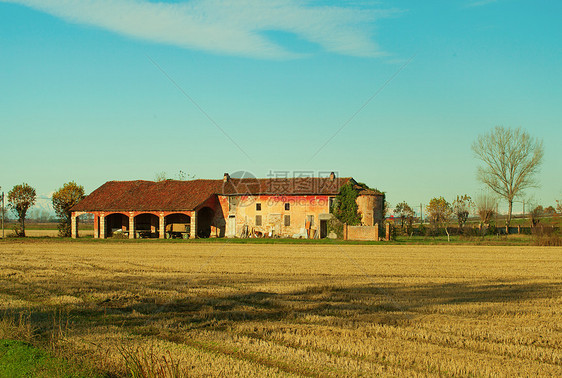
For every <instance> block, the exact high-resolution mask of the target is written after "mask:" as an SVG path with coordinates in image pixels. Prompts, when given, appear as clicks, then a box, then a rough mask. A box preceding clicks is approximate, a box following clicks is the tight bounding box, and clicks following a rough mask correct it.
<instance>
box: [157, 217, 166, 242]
mask: <svg viewBox="0 0 562 378" xmlns="http://www.w3.org/2000/svg"><path fill="white" fill-rule="evenodd" d="M159 218H160V224H159V227H160V229H159V231H160V235H159V237H160V239H164V238H165V237H166V218H165V217H164V213H160V217H159Z"/></svg>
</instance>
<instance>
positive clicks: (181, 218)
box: [165, 213, 193, 239]
mask: <svg viewBox="0 0 562 378" xmlns="http://www.w3.org/2000/svg"><path fill="white" fill-rule="evenodd" d="M191 220H192V219H191V216H189V215H187V214H185V213H171V214H168V215H166V217H165V224H166V237H167V238H180V237H181V238H184V239H187V238H188V237H191V234H192V232H191V230H193V227H192V226H193V225H192V224H191Z"/></svg>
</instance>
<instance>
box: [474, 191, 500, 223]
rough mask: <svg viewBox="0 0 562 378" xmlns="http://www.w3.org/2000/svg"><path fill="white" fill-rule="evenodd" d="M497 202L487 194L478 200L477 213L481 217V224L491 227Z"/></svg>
mask: <svg viewBox="0 0 562 378" xmlns="http://www.w3.org/2000/svg"><path fill="white" fill-rule="evenodd" d="M496 204H497V200H496V199H495V198H494V197H492V196H490V195H486V194H482V195H480V196H478V197H477V198H476V212H477V213H478V216H479V217H480V222H481V223H482V224H485V225H489V224H490V221H491V220H492V217H493V216H494V214H495V213H496Z"/></svg>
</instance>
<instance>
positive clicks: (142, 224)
mask: <svg viewBox="0 0 562 378" xmlns="http://www.w3.org/2000/svg"><path fill="white" fill-rule="evenodd" d="M134 220H135V237H139V238H157V237H158V236H159V233H160V218H159V217H158V216H157V215H156V214H153V213H141V214H137V215H135V219H134Z"/></svg>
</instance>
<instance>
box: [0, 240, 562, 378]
mask: <svg viewBox="0 0 562 378" xmlns="http://www.w3.org/2000/svg"><path fill="white" fill-rule="evenodd" d="M55 311H57V312H58V314H59V315H58V318H57V317H56V316H55V317H54V318H55V319H58V320H57V322H58V329H61V328H62V329H64V332H61V335H60V337H58V338H57V340H58V344H59V345H58V347H59V348H60V349H61V350H66V351H69V353H72V355H74V356H76V357H77V358H81V359H82V360H83V361H96V364H97V367H98V369H99V370H100V371H104V372H110V373H112V374H131V373H134V371H136V372H137V374H138V375H139V376H143V375H142V374H141V373H138V372H148V373H146V374H147V375H145V376H151V375H150V374H151V373H150V372H154V371H156V372H159V371H167V373H164V374H167V375H169V376H181V375H182V374H184V375H189V376H205V375H213V376H214V375H237V376H277V375H283V376H285V375H313V376H318V375H321V376H348V375H352V376H357V375H376V374H380V375H392V376H396V375H407V376H418V375H421V376H434V375H435V376H514V375H523V376H560V375H562V352H561V351H562V248H558V247H551V248H542V247H480V246H478V247H474V246H390V245H383V246H336V245H306V246H302V245H237V244H217V243H214V244H189V243H186V244H181V243H180V244H154V243H150V242H147V243H118V244H112V243H99V242H97V243H94V242H76V243H62V242H57V241H34V242H21V241H4V242H1V243H0V313H1V312H3V313H5V314H19V313H24V314H31V315H26V316H29V323H31V325H30V327H32V328H33V329H34V330H35V334H36V336H35V337H36V338H39V339H41V337H43V336H42V335H45V334H51V335H52V334H53V329H56V328H57V326H56V324H53V321H52V319H53V316H50V315H49V314H52V313H53V312H55ZM6 316H7V315H4V317H6ZM12 319H14V320H12V321H14V322H16V321H17V317H16V318H14V317H12ZM14 324H15V323H14ZM61 324H63V326H62V327H61ZM20 328H21V332H23V333H26V332H27V333H29V331H26V330H27V328H25V327H24V326H22V327H20ZM124 357H125V358H124ZM158 369H160V370H158ZM143 374H144V373H143Z"/></svg>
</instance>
